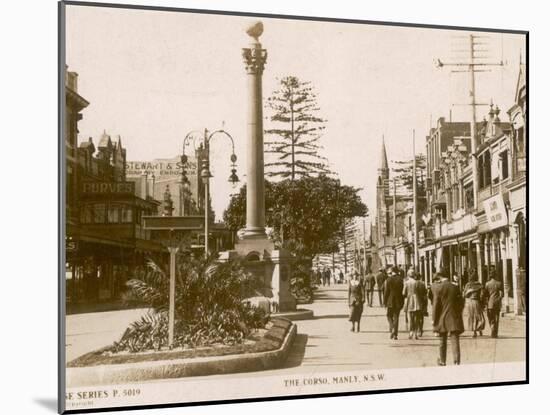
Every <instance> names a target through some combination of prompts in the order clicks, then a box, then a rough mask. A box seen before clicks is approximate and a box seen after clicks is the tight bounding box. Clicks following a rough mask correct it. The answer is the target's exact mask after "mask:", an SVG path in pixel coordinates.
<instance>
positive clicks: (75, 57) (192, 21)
mask: <svg viewBox="0 0 550 415" xmlns="http://www.w3.org/2000/svg"><path fill="white" fill-rule="evenodd" d="M66 15H67V25H66V51H67V53H66V57H67V64H68V67H69V70H70V71H75V72H77V73H78V75H79V81H78V82H79V85H78V90H79V94H80V95H82V96H83V97H84V98H85V99H87V100H88V101H89V102H90V105H89V106H88V107H87V108H86V109H85V110H84V111H83V119H82V120H81V121H80V122H79V141H84V140H87V139H88V137H92V138H93V139H94V142H95V143H96V144H97V141H98V139H99V136H100V134H101V133H102V132H103V130H106V131H107V132H108V133H109V134H110V135H111V136H117V135H119V134H120V136H121V137H122V143H123V146H124V147H126V149H127V159H128V161H133V160H153V159H156V158H171V157H174V156H177V155H179V154H180V152H181V146H182V142H183V139H184V137H185V136H186V134H187V133H188V132H190V131H192V130H202V129H204V128H208V129H209V130H211V131H213V130H215V129H219V128H222V127H223V128H224V129H225V130H226V131H228V132H229V133H230V134H231V136H233V138H234V140H235V152H236V155H237V157H238V160H237V174H238V175H239V177H240V179H241V184H243V183H245V182H246V176H245V171H246V159H245V158H246V152H245V143H246V122H247V121H246V105H247V101H246V100H247V97H248V94H247V83H246V80H247V78H246V77H247V74H246V71H245V66H244V63H243V60H242V57H241V48H243V47H247V46H248V45H249V43H250V38H249V37H248V36H247V35H246V33H245V28H246V27H247V26H248V25H249V24H250V23H253V22H254V21H256V20H257V19H255V18H250V17H240V16H219V15H202V14H193V13H179V12H178V13H176V12H162V11H144V10H124V9H115V8H112V9H111V8H100V7H97V8H96V7H89V6H88V7H85V6H76V5H68V6H67V14H66ZM261 20H262V22H263V24H264V33H263V35H262V36H261V38H260V41H261V43H262V45H263V47H264V48H265V49H267V53H268V57H267V63H266V66H265V70H264V74H263V95H264V99H265V98H266V97H268V96H269V95H270V94H271V92H272V91H274V90H275V89H276V87H277V79H280V78H282V77H284V76H288V75H293V76H296V77H298V78H299V79H301V80H303V81H309V82H311V83H312V85H313V86H314V88H315V91H316V93H317V95H318V101H319V106H320V108H321V111H320V112H319V115H320V116H321V117H323V118H325V119H327V120H328V121H327V123H326V124H325V125H326V129H325V130H324V132H323V136H322V138H321V140H320V143H321V145H322V146H323V150H322V153H321V154H322V155H323V156H325V157H327V158H328V160H329V163H330V168H331V169H332V170H333V171H334V172H335V173H336V174H337V175H338V177H339V178H340V179H341V181H342V183H344V184H347V185H352V186H355V187H359V188H361V189H362V190H361V191H360V195H361V198H362V199H363V201H364V202H365V203H366V204H367V206H368V207H369V210H370V211H371V214H372V212H374V210H375V201H376V187H375V186H376V169H377V168H378V166H379V163H380V153H381V143H382V136H384V139H385V143H386V148H387V154H388V159H389V160H390V161H391V160H402V159H407V158H412V153H413V148H412V147H413V146H412V135H413V130H414V131H415V136H416V148H415V151H416V152H424V148H425V137H426V135H427V134H428V131H429V128H430V125H432V126H433V125H435V122H436V120H437V119H438V118H439V117H446V119H447V120H448V119H449V116H450V114H451V112H452V120H453V121H468V120H469V115H468V114H469V111H470V109H469V107H468V106H465V105H463V104H465V103H467V102H468V79H467V76H468V74H465V73H451V69H450V68H448V67H444V68H441V69H438V68H436V65H435V64H434V60H435V59H438V58H439V59H441V60H442V61H443V62H452V61H456V60H460V58H461V57H462V56H463V55H462V52H460V50H462V49H463V48H464V46H463V45H465V42H466V39H465V38H464V36H466V35H468V34H470V33H472V32H467V31H451V30H442V29H431V28H430V29H425V28H407V27H397V26H382V25H372V24H344V23H334V22H311V21H297V20H285V19H270V18H269V19H268V18H262V19H261ZM478 34H480V35H483V36H486V37H484V38H483V41H484V42H486V43H487V46H486V48H487V49H488V52H487V55H488V61H495V62H496V61H501V60H502V61H503V62H504V63H505V64H504V65H503V66H501V67H496V68H494V69H493V70H492V71H491V72H484V73H478V74H476V87H477V100H478V101H479V102H486V103H488V102H490V101H491V100H492V101H493V102H494V103H495V104H497V105H498V106H499V107H500V108H501V109H502V113H501V119H502V120H503V121H506V120H507V116H506V114H505V112H506V110H507V109H508V108H509V107H510V106H511V105H512V104H513V101H514V94H515V87H516V81H517V76H518V70H519V60H520V57H521V56H522V55H523V56H525V37H524V36H523V35H517V34H499V33H478ZM487 111H488V107H479V108H478V110H477V114H478V119H481V118H482V117H483V115H484V114H486V113H487ZM268 115H269V113H267V112H266V111H264V116H268ZM264 127H265V128H268V127H269V122H268V121H265V122H264ZM230 153H231V147H230V144H229V142H228V141H227V140H226V139H224V138H223V137H222V136H220V137H218V138H215V139H213V140H212V142H211V170H212V174H213V175H214V177H213V178H212V181H211V193H212V203H213V207H214V210H215V212H216V217H217V218H221V215H222V213H223V210H224V209H225V208H226V207H227V204H228V201H229V196H230V194H231V193H234V192H236V189H233V188H232V187H231V186H230V185H229V183H227V178H228V177H229V174H230V161H229V155H230ZM390 164H391V163H390Z"/></svg>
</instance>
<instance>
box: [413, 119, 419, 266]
mask: <svg viewBox="0 0 550 415" xmlns="http://www.w3.org/2000/svg"><path fill="white" fill-rule="evenodd" d="M415 144H416V142H415V131H414V130H413V165H412V176H413V177H412V179H413V247H414V254H413V266H414V269H415V270H417V266H418V222H417V220H416V219H417V218H416V216H417V210H416V148H415Z"/></svg>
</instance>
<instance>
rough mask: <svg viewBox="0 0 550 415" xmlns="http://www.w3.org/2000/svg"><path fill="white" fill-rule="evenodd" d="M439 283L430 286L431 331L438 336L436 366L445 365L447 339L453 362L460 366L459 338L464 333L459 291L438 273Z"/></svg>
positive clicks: (462, 302)
mask: <svg viewBox="0 0 550 415" xmlns="http://www.w3.org/2000/svg"><path fill="white" fill-rule="evenodd" d="M436 276H437V277H439V283H437V284H433V285H432V292H433V302H432V318H433V330H434V332H435V333H438V334H439V358H438V360H437V364H438V365H440V366H445V365H446V364H447V337H450V338H451V348H452V351H453V361H454V364H455V365H459V364H460V343H459V336H460V334H462V333H463V332H464V322H463V321H462V309H463V308H464V301H463V299H462V295H461V294H460V289H459V288H458V287H457V286H456V285H454V284H453V283H451V282H450V281H449V278H448V276H447V275H446V274H443V273H442V272H438V273H437V274H436Z"/></svg>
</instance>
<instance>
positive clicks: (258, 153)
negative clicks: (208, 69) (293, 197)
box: [220, 22, 296, 311]
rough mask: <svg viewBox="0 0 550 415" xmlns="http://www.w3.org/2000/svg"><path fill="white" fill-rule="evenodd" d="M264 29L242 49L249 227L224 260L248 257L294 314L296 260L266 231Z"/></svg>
mask: <svg viewBox="0 0 550 415" xmlns="http://www.w3.org/2000/svg"><path fill="white" fill-rule="evenodd" d="M263 30H264V27H263V24H262V22H256V23H253V24H251V25H250V26H249V27H248V28H247V29H246V33H247V34H248V35H249V36H250V37H251V43H250V45H249V47H247V48H243V50H242V56H243V59H244V64H245V67H246V72H247V75H248V76H247V78H248V80H247V83H248V102H247V111H248V119H247V123H248V128H247V168H246V171H247V176H246V227H245V229H244V230H243V231H242V232H241V233H240V237H239V239H238V241H237V243H236V244H235V251H236V252H225V253H222V254H221V256H220V260H222V261H223V260H228V259H230V258H231V256H232V255H236V254H238V255H242V256H244V257H245V258H246V259H247V260H248V261H247V269H248V271H250V272H252V273H253V274H254V275H255V276H256V277H257V278H258V279H260V280H261V281H263V286H264V293H263V294H264V295H265V296H266V297H269V298H270V299H271V301H272V302H273V303H274V304H275V307H276V308H278V310H279V311H290V310H295V309H296V300H295V298H294V297H293V296H292V294H291V293H290V275H291V270H292V257H291V256H290V255H289V254H288V252H286V251H284V250H282V249H275V245H274V244H273V242H272V241H271V240H269V239H268V237H267V235H266V232H265V194H264V127H263V111H262V108H263V102H262V74H263V71H264V67H265V63H266V59H267V51H266V50H265V49H262V45H261V43H260V41H259V38H260V36H261V35H262V33H263Z"/></svg>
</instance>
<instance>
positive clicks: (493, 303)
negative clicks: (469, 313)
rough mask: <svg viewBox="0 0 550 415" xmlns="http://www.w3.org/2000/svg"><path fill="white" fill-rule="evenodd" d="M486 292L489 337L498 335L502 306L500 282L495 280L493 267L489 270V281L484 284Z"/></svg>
mask: <svg viewBox="0 0 550 415" xmlns="http://www.w3.org/2000/svg"><path fill="white" fill-rule="evenodd" d="M485 290H486V292H487V297H488V299H487V318H488V320H489V326H491V337H492V338H494V339H496V338H497V337H498V324H499V319H500V308H501V306H502V297H503V295H502V283H501V282H500V281H497V280H496V272H495V270H494V269H491V270H490V271H489V281H487V284H485Z"/></svg>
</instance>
